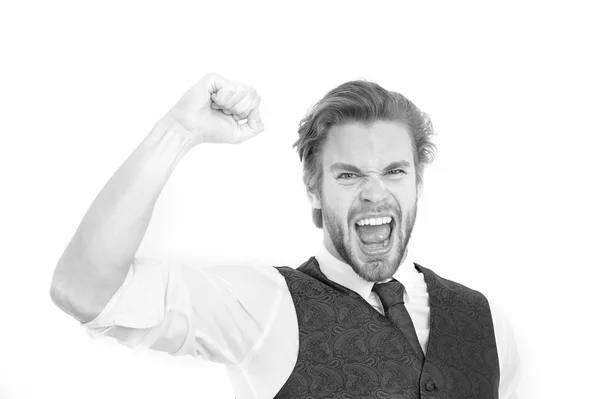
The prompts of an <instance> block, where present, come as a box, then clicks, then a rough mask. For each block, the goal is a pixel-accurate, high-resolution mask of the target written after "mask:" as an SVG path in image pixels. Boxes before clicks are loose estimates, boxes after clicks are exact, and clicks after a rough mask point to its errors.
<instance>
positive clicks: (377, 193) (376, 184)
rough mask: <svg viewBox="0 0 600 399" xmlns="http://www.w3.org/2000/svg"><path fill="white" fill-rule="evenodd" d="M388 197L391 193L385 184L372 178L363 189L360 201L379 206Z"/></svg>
mask: <svg viewBox="0 0 600 399" xmlns="http://www.w3.org/2000/svg"><path fill="white" fill-rule="evenodd" d="M388 195H389V191H388V190H387V187H386V186H385V184H384V182H383V181H382V180H381V179H379V178H377V177H370V178H369V179H368V180H367V181H365V183H364V186H363V187H362V190H361V192H360V199H361V201H364V202H371V203H373V204H377V203H379V202H382V201H383V200H385V199H386V198H387V196H388Z"/></svg>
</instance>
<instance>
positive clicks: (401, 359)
mask: <svg viewBox="0 0 600 399" xmlns="http://www.w3.org/2000/svg"><path fill="white" fill-rule="evenodd" d="M259 103H260V98H259V96H258V94H257V93H256V91H255V90H254V89H252V88H251V87H249V86H246V85H243V84H239V83H235V82H231V81H229V80H227V79H225V78H223V77H221V76H219V75H216V74H210V75H207V76H205V77H204V78H203V79H202V80H200V82H199V83H197V84H196V85H195V86H193V87H192V88H191V89H190V90H188V92H187V93H186V94H185V95H184V96H183V97H182V99H181V100H180V101H179V102H178V103H177V104H176V105H175V107H173V109H172V110H171V111H169V113H167V115H166V116H165V117H163V118H162V119H161V120H160V121H159V122H158V123H157V124H156V126H155V127H154V129H153V130H152V131H151V132H150V134H149V135H148V136H147V137H146V138H145V139H144V141H143V142H142V143H141V144H140V145H139V146H138V147H137V149H136V150H135V151H134V152H133V153H132V154H131V155H130V157H129V158H128V159H127V160H126V161H125V163H124V164H123V165H122V166H121V167H120V168H119V169H118V170H117V172H116V173H115V174H114V175H113V177H112V178H111V179H110V180H109V182H108V183H107V184H106V186H105V187H104V188H103V189H102V191H101V192H100V193H99V195H98V196H97V198H96V199H95V201H94V202H93V204H92V205H91V207H90V209H89V211H88V212H87V214H86V215H85V217H84V219H83V221H82V222H81V224H80V226H79V228H78V229H77V231H76V233H75V235H74V237H73V239H72V240H71V242H70V243H69V245H68V247H67V248H66V250H65V252H64V253H63V255H62V257H61V258H60V260H59V262H58V264H57V266H56V270H55V273H54V278H53V281H52V286H51V297H52V299H53V300H54V302H55V303H56V304H57V305H58V306H59V307H60V308H61V309H63V310H64V311H65V312H67V313H69V314H70V315H72V316H73V317H75V318H76V319H77V320H79V321H80V322H82V323H83V324H84V326H85V327H86V328H88V329H89V330H90V331H91V332H92V333H93V334H94V335H108V336H113V337H115V338H117V339H118V340H120V341H121V342H123V343H125V344H127V345H129V346H136V345H142V346H145V347H148V348H151V349H156V350H161V351H166V352H168V353H171V354H174V355H186V354H187V355H191V356H197V357H201V358H203V359H206V360H210V361H215V362H220V363H224V364H226V365H227V369H228V373H229V376H230V379H231V382H232V384H233V388H234V391H235V393H236V397H237V398H241V399H245V398H273V397H276V398H478V399H481V398H503V399H507V398H512V399H514V398H516V393H515V391H516V382H517V378H516V375H517V373H516V370H517V366H518V355H517V353H516V348H515V345H514V341H513V339H512V334H511V333H510V330H509V329H508V328H507V325H506V323H505V322H504V321H503V320H502V318H500V317H498V315H497V312H496V311H493V310H492V309H490V305H489V303H488V301H487V299H486V298H485V297H484V296H483V295H482V294H481V293H479V292H477V291H475V290H472V289H470V288H467V287H465V286H463V285H460V284H458V283H455V282H452V281H449V280H446V279H444V278H441V277H439V276H438V275H437V274H435V273H434V272H433V271H431V270H430V269H427V268H426V267H423V266H421V265H419V264H417V263H415V262H414V261H413V260H412V259H411V258H410V256H409V252H408V243H409V239H410V235H411V231H412V228H413V224H414V222H415V218H416V214H417V203H418V198H419V194H420V192H421V189H422V185H423V168H424V166H425V165H426V164H427V163H430V162H431V161H432V160H433V156H434V153H435V146H434V145H433V143H432V142H431V137H432V135H433V130H432V127H431V123H430V121H429V119H428V117H427V116H426V115H425V114H424V113H423V112H421V111H420V110H419V109H418V108H417V107H416V106H415V105H414V104H413V103H411V102H410V101H409V100H408V99H406V98H405V97H403V96H402V95H401V94H399V93H395V92H391V91H388V90H385V89H383V88H382V87H381V86H379V85H377V84H375V83H370V82H365V81H353V82H348V83H344V84H342V85H340V86H339V87H337V88H335V89H333V90H332V91H330V92H329V93H327V94H326V95H325V97H324V98H323V99H321V100H320V101H319V102H318V103H317V104H316V105H315V106H314V107H313V108H312V109H311V110H310V111H309V112H308V114H307V115H306V117H305V118H304V120H303V121H302V122H301V123H300V128H299V139H298V141H297V142H296V143H295V144H294V145H295V147H296V148H297V150H298V153H299V155H300V159H301V161H302V162H303V166H304V183H305V185H306V188H307V193H308V196H309V199H310V202H311V206H312V208H313V220H314V223H315V225H316V226H317V227H318V228H322V229H323V245H322V247H321V248H320V249H319V250H318V251H317V252H316V254H315V256H314V257H311V258H310V259H309V260H308V261H306V262H305V263H304V264H303V265H301V266H299V267H298V268H295V269H294V268H290V267H266V266H262V265H244V266H243V267H242V266H219V267H202V268H194V267H188V266H185V265H178V264H166V263H164V262H160V261H157V260H154V259H147V258H141V257H136V252H137V250H138V248H139V245H140V243H141V241H142V239H143V237H144V234H145V232H146V229H147V226H148V224H149V221H150V218H151V215H152V211H153V208H154V205H155V203H156V201H157V199H158V197H159V194H160V192H161V190H162V189H163V187H164V185H165V184H166V182H167V180H168V178H169V176H170V175H171V173H172V171H173V169H174V168H175V166H176V165H177V163H178V162H179V160H181V158H182V157H183V156H184V155H185V154H186V153H187V152H188V151H189V150H190V149H191V148H193V147H194V146H196V145H201V144H203V143H232V144H233V143H240V142H243V141H245V140H247V139H249V138H251V137H253V136H254V135H256V134H258V133H260V132H261V131H262V130H263V124H262V122H261V120H260V116H259V111H258V109H259V108H258V107H259Z"/></svg>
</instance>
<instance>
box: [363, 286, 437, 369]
mask: <svg viewBox="0 0 600 399" xmlns="http://www.w3.org/2000/svg"><path fill="white" fill-rule="evenodd" d="M373 291H375V293H376V294H377V295H378V296H379V299H381V303H382V304H383V309H384V310H385V315H386V316H387V318H388V319H389V320H390V321H391V322H392V323H394V325H395V326H396V327H398V328H399V329H400V331H402V333H403V334H404V336H405V337H406V339H407V340H408V342H409V343H410V346H411V347H412V349H413V351H414V352H415V354H416V355H417V357H418V358H419V360H420V361H421V364H423V362H424V360H425V356H424V355H423V349H421V345H420V344H419V339H418V338H417V333H416V332H415V326H414V325H413V322H412V320H411V318H410V315H409V314H408V311H407V310H406V307H405V306H404V286H403V285H402V283H401V282H399V281H398V280H396V279H392V280H391V281H389V282H387V283H382V284H374V285H373Z"/></svg>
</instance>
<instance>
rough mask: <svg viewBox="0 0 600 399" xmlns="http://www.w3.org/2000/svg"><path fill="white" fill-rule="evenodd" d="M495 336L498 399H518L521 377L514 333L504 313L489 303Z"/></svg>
mask: <svg viewBox="0 0 600 399" xmlns="http://www.w3.org/2000/svg"><path fill="white" fill-rule="evenodd" d="M489 303H490V310H491V312H492V320H493V323H494V333H495V335H496V348H497V350H498V361H499V363H500V389H499V398H500V399H518V398H519V396H518V393H517V391H518V386H519V382H520V376H521V371H520V367H521V361H520V358H519V352H518V350H517V344H516V341H515V336H514V332H513V329H512V326H511V325H510V322H509V319H508V317H507V315H506V313H505V312H504V311H503V310H502V309H501V308H500V307H499V306H497V305H495V304H494V303H493V302H491V301H489Z"/></svg>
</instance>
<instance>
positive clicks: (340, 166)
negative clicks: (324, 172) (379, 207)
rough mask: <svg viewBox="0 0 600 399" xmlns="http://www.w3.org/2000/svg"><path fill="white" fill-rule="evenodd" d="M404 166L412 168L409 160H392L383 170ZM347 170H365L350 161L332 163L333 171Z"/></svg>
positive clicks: (353, 171) (360, 172)
mask: <svg viewBox="0 0 600 399" xmlns="http://www.w3.org/2000/svg"><path fill="white" fill-rule="evenodd" d="M402 168H410V162H408V161H396V162H392V163H390V164H389V165H388V166H386V167H385V168H384V169H383V171H384V172H389V171H390V170H393V169H402ZM340 169H343V170H347V171H349V172H352V173H357V174H362V173H363V171H362V170H361V169H360V168H357V167H356V166H354V165H350V164H348V163H343V162H337V163H334V164H333V165H331V168H330V170H331V171H332V172H333V171H334V170H340Z"/></svg>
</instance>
